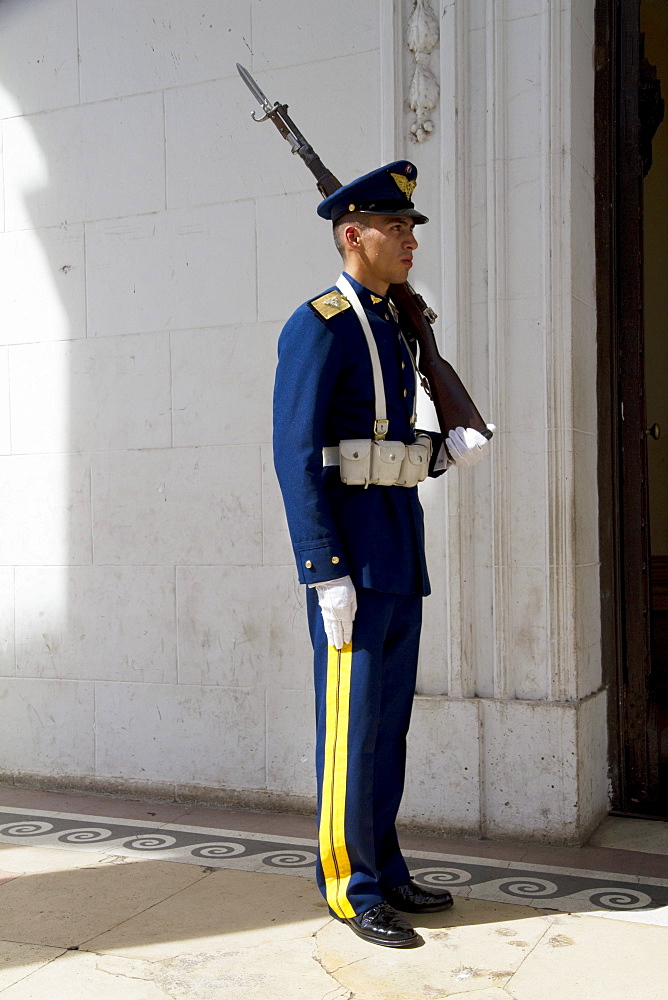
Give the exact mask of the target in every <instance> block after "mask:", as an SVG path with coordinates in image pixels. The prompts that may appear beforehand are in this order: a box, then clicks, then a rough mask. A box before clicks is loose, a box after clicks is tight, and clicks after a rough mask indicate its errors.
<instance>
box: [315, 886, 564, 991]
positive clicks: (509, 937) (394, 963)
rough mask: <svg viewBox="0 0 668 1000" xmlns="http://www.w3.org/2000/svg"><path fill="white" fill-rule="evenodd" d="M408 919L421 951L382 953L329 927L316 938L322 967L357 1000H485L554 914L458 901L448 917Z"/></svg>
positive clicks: (346, 932) (386, 950)
mask: <svg viewBox="0 0 668 1000" xmlns="http://www.w3.org/2000/svg"><path fill="white" fill-rule="evenodd" d="M409 919H410V920H411V923H413V925H414V927H415V928H416V930H417V931H418V933H419V934H420V936H421V937H422V939H423V941H424V944H423V945H422V946H420V947H415V948H401V949H399V948H395V949H389V948H381V947H379V946H378V945H374V944H369V943H367V942H366V941H363V940H362V939H361V938H358V937H354V936H353V935H352V932H351V931H350V929H349V928H348V927H346V926H345V925H344V924H343V923H341V922H339V921H332V922H331V923H330V924H328V925H327V926H326V927H324V928H323V929H322V930H321V931H320V932H319V933H318V935H317V942H318V953H317V955H318V960H319V961H320V963H321V964H322V966H323V968H324V969H326V970H327V971H328V972H329V973H330V974H331V975H332V976H333V977H334V978H335V979H336V981H337V982H338V983H340V984H341V985H342V986H345V987H346V988H347V989H349V990H350V991H351V992H352V994H353V996H354V997H355V998H357V997H359V998H360V1000H362V998H363V1000H441V998H442V997H449V996H455V995H458V994H464V995H467V994H469V993H471V992H477V993H479V994H480V993H482V996H484V995H485V991H490V990H497V992H498V989H499V988H500V987H504V986H505V985H506V983H507V982H508V981H509V980H510V979H511V978H512V976H513V975H514V973H515V972H516V971H517V970H518V969H519V967H520V966H521V965H522V963H523V961H524V960H525V959H526V957H527V955H529V954H530V953H531V951H532V950H533V949H534V948H535V947H536V945H537V944H538V942H539V941H540V940H541V939H542V938H543V937H544V935H545V934H546V933H547V932H548V931H549V929H550V927H551V926H552V922H553V921H554V919H555V914H553V913H551V912H549V911H547V912H542V911H539V910H538V911H537V910H536V909H534V908H533V907H528V906H513V905H508V904H504V903H489V902H487V901H485V900H478V899H458V900H457V901H456V904H455V907H454V908H453V909H452V910H448V911H447V913H434V914H430V915H429V916H425V917H416V916H414V915H409ZM500 995H501V996H502V995H503V994H500ZM490 996H491V997H494V993H493V992H492V993H491V994H490ZM559 1000H562V998H561V997H560V998H559Z"/></svg>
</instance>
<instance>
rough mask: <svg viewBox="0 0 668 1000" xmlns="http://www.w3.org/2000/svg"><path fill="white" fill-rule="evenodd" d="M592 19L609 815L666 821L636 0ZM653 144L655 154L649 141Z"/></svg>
mask: <svg viewBox="0 0 668 1000" xmlns="http://www.w3.org/2000/svg"><path fill="white" fill-rule="evenodd" d="M596 10H597V44H596V64H597V79H596V141H597V156H596V164H597V177H596V184H597V283H598V288H597V295H598V319H599V323H598V328H599V334H598V335H599V385H598V390H599V440H600V461H599V493H600V511H601V563H602V568H601V594H602V622H603V659H604V668H605V670H606V675H607V676H606V680H607V683H608V688H609V695H610V698H609V730H610V744H611V772H612V783H613V807H614V809H615V811H619V812H623V813H633V814H636V815H658V814H659V813H660V811H661V808H662V795H661V787H660V786H661V782H660V768H659V741H658V721H657V701H656V697H655V693H654V690H653V686H652V676H651V640H650V565H651V563H650V548H649V544H650V542H649V510H648V492H647V491H648V479H647V436H646V433H645V431H646V427H647V424H646V414H645V396H644V351H643V176H644V168H645V166H646V165H647V164H646V159H647V137H648V133H649V131H650V127H649V124H648V120H647V119H648V114H647V108H646V106H645V101H644V98H643V100H641V90H642V87H641V85H642V81H643V74H644V72H645V70H644V63H643V56H642V36H641V32H640V3H639V0H599V2H598V3H597V7H596ZM643 93H644V92H643ZM645 96H646V95H645ZM654 127H656V126H654ZM649 144H650V150H651V136H650V139H649Z"/></svg>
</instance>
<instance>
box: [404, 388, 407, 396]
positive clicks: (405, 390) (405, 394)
mask: <svg viewBox="0 0 668 1000" xmlns="http://www.w3.org/2000/svg"><path fill="white" fill-rule="evenodd" d="M407 395H408V389H404V398H405V397H406V396H407Z"/></svg>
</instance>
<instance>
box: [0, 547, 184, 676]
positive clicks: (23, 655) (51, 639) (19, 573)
mask: <svg viewBox="0 0 668 1000" xmlns="http://www.w3.org/2000/svg"><path fill="white" fill-rule="evenodd" d="M174 589H175V588H174V570H173V569H172V568H171V567H163V566H132V567H125V566H123V567H113V566H76V567H72V568H69V569H62V568H61V567H45V568H43V567H32V566H31V567H19V568H17V570H16V633H17V673H18V674H19V675H21V676H24V677H60V678H69V679H72V680H75V679H78V680H96V679H101V680H114V681H146V682H155V683H167V682H174V681H176V614H175V610H174V605H175V598H174ZM58 593H60V594H62V595H63V599H62V600H60V601H59V600H57V599H54V597H56V595H58Z"/></svg>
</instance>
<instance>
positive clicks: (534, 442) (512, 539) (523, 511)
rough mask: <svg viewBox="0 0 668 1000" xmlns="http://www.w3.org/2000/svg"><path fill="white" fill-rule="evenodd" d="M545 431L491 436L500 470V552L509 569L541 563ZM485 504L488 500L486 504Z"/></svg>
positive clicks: (545, 514)
mask: <svg viewBox="0 0 668 1000" xmlns="http://www.w3.org/2000/svg"><path fill="white" fill-rule="evenodd" d="M546 437H547V435H546V431H545V428H544V427H543V426H541V425H540V424H538V425H534V426H530V425H527V426H526V427H525V428H524V430H522V429H520V428H518V429H517V430H515V429H512V430H511V429H509V430H507V431H506V430H505V429H501V430H500V432H498V433H497V434H495V436H494V444H493V445H492V447H493V448H494V449H495V453H494V461H495V463H498V464H499V465H502V466H503V470H504V475H505V477H506V491H505V495H504V501H505V502H504V503H503V507H501V505H500V504H499V514H500V515H501V516H502V517H503V524H504V529H503V530H504V542H503V552H502V554H501V555H500V556H499V558H500V559H501V560H503V561H504V562H505V563H506V564H507V565H509V566H541V565H542V564H543V562H544V560H545V551H546V545H547V541H546V536H547V530H548V528H547V523H546V522H547V517H548V495H547V468H546V466H547V454H546V452H547V442H546ZM487 502H489V500H488V501H487Z"/></svg>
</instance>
